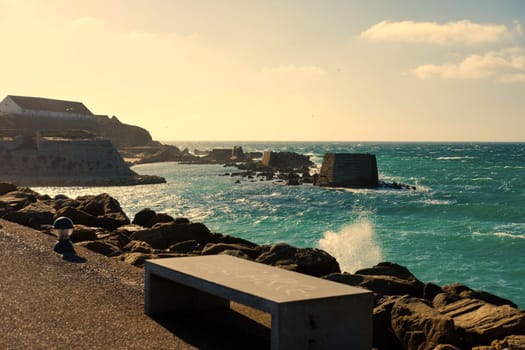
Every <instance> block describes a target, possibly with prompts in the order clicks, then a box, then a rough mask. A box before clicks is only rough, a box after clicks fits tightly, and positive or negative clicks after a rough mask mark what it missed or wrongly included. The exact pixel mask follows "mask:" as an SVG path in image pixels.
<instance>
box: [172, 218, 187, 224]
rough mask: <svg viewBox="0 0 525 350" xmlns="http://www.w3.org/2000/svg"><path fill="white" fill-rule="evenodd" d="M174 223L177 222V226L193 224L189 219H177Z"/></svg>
mask: <svg viewBox="0 0 525 350" xmlns="http://www.w3.org/2000/svg"><path fill="white" fill-rule="evenodd" d="M174 222H175V223H176V224H189V223H191V222H190V219H188V218H176V219H175V220H174Z"/></svg>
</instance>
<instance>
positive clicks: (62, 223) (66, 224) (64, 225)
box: [53, 216, 73, 230]
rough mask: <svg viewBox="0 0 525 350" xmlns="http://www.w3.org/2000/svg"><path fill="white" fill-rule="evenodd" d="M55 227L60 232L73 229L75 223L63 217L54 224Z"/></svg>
mask: <svg viewBox="0 0 525 350" xmlns="http://www.w3.org/2000/svg"><path fill="white" fill-rule="evenodd" d="M53 227H54V228H55V229H58V230H63V229H68V228H73V221H72V220H71V219H70V218H68V217H67V216H61V217H59V218H58V219H56V220H55V222H53Z"/></svg>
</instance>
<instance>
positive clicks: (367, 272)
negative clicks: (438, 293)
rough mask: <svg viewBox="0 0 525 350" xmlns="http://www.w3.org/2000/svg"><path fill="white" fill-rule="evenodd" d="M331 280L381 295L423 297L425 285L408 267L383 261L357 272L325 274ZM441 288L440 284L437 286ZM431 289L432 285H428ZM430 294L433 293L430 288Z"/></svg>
mask: <svg viewBox="0 0 525 350" xmlns="http://www.w3.org/2000/svg"><path fill="white" fill-rule="evenodd" d="M325 278H326V279H329V280H331V281H335V282H340V283H345V284H348V285H352V286H358V287H362V288H366V289H368V290H371V291H373V292H374V293H376V294H379V295H380V296H381V295H410V296H413V297H417V298H420V297H423V295H424V290H425V285H424V284H423V282H421V281H420V280H418V279H417V278H416V276H414V275H413V274H412V273H411V272H410V271H409V270H408V269H407V268H406V267H403V266H401V265H398V264H395V263H391V262H381V263H379V264H377V265H375V266H374V267H371V268H366V269H361V270H358V271H356V273H355V274H349V273H346V272H345V273H336V274H332V275H329V276H325ZM436 287H437V288H439V286H436ZM428 288H429V289H430V288H431V287H428ZM427 293H428V294H430V293H431V291H430V290H429V291H428V292H427Z"/></svg>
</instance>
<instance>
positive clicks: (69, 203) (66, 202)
mask: <svg viewBox="0 0 525 350" xmlns="http://www.w3.org/2000/svg"><path fill="white" fill-rule="evenodd" d="M78 205H79V203H78V202H77V201H76V200H74V199H71V198H59V199H55V200H54V202H53V208H55V210H60V209H62V208H66V207H72V208H76V207H78Z"/></svg>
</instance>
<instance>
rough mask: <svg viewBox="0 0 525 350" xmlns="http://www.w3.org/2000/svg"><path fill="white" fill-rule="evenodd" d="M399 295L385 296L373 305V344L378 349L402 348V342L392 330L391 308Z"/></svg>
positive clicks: (400, 349) (399, 349)
mask: <svg viewBox="0 0 525 350" xmlns="http://www.w3.org/2000/svg"><path fill="white" fill-rule="evenodd" d="M399 298H400V297H398V296H387V297H384V298H382V299H381V301H380V302H378V305H377V306H376V307H374V329H373V334H374V338H373V339H374V341H373V346H374V348H376V349H380V350H403V346H402V344H401V343H400V342H399V339H397V337H396V335H395V333H394V331H393V330H392V327H391V323H392V317H391V313H392V308H393V306H394V304H395V302H396V301H397V299H399Z"/></svg>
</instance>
